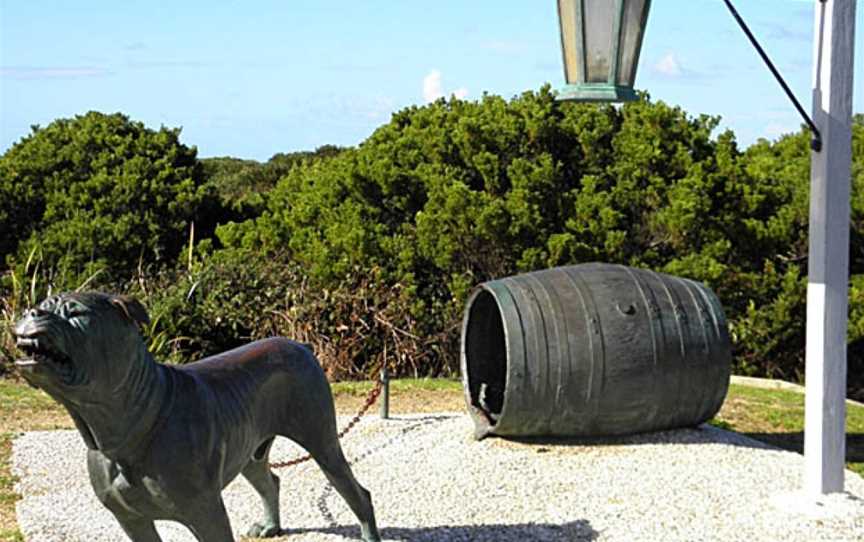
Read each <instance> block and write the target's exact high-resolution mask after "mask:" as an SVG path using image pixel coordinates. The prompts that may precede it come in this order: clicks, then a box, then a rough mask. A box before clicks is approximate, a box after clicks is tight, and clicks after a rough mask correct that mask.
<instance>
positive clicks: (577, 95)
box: [555, 83, 639, 102]
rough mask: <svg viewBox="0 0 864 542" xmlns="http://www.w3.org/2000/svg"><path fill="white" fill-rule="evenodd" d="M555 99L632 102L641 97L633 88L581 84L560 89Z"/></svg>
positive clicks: (602, 84)
mask: <svg viewBox="0 0 864 542" xmlns="http://www.w3.org/2000/svg"><path fill="white" fill-rule="evenodd" d="M555 99H556V100H562V101H565V100H568V101H574V102H632V101H635V100H638V99H639V95H638V94H636V91H635V90H633V88H632V87H622V86H617V85H608V84H606V83H581V84H578V85H567V86H565V87H564V88H561V89H559V90H558V91H557V93H556V96H555Z"/></svg>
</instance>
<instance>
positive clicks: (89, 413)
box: [15, 293, 380, 542]
mask: <svg viewBox="0 0 864 542" xmlns="http://www.w3.org/2000/svg"><path fill="white" fill-rule="evenodd" d="M148 320H149V319H148V316H147V313H146V311H145V310H144V307H142V306H141V304H140V303H138V302H137V301H135V300H134V299H131V298H128V297H117V296H110V295H106V294H100V293H73V294H64V295H59V296H55V297H51V298H49V299H46V300H45V301H43V302H42V303H41V304H40V305H39V307H38V308H36V309H33V310H31V311H28V312H27V313H26V314H25V315H24V317H23V318H22V319H21V320H20V321H19V322H18V324H17V326H16V328H15V336H16V338H17V346H18V348H19V349H20V350H22V351H23V352H25V353H26V354H27V356H28V358H29V359H24V360H19V361H17V362H16V365H17V366H18V368H19V369H20V371H21V373H22V374H23V376H24V377H25V378H26V379H27V380H28V381H29V382H30V383H31V384H33V385H35V386H37V387H39V388H42V389H43V390H45V391H46V392H47V393H48V394H49V395H51V396H52V397H53V398H54V399H55V400H57V401H58V402H59V403H60V404H62V405H63V406H64V407H66V409H67V410H68V411H69V414H70V415H71V416H72V419H73V420H74V422H75V425H76V427H77V428H78V431H79V432H80V433H81V436H82V437H83V438H84V442H85V443H86V444H87V447H88V449H89V450H88V454H87V467H88V471H89V473H90V481H91V483H92V485H93V489H94V490H95V492H96V495H97V497H98V498H99V500H100V501H101V502H102V503H103V504H104V505H105V506H106V507H107V508H108V509H109V510H110V511H111V512H112V513H113V514H114V516H115V517H116V518H117V521H119V522H120V525H121V526H122V527H123V530H124V531H126V534H127V535H129V538H131V539H132V540H133V541H134V542H159V541H160V540H161V538H160V537H159V534H158V533H157V531H156V529H155V528H154V525H153V521H154V520H157V519H158V520H162V519H165V520H173V521H178V522H180V523H182V524H184V525H186V526H187V527H188V528H189V529H190V530H191V531H192V532H193V533H194V535H195V537H196V538H197V539H198V540H199V541H202V542H232V541H233V540H234V536H233V534H232V532H231V525H230V523H229V520H228V515H227V514H226V513H225V507H224V504H223V502H222V497H221V491H222V489H223V488H224V487H225V486H226V485H227V484H228V483H229V482H230V481H231V480H233V479H234V478H235V477H236V476H237V475H238V474H242V475H243V476H244V477H245V478H246V479H247V480H248V481H249V482H250V483H251V484H252V486H253V487H254V488H255V490H256V491H257V492H258V494H259V495H260V496H261V500H262V502H263V504H264V511H265V517H264V520H263V521H262V522H260V523H256V524H255V525H254V526H253V527H252V528H251V530H250V531H249V534H250V536H257V537H261V536H276V535H278V534H280V532H281V525H280V520H279V478H278V477H277V476H276V475H275V474H273V473H272V472H271V471H270V465H269V462H268V457H269V453H270V446H271V445H272V443H273V439H274V438H275V436H276V435H281V436H285V437H288V438H290V439H292V440H293V441H295V442H297V443H298V444H300V445H301V446H303V447H304V448H305V449H306V450H308V451H309V453H310V454H311V455H312V457H313V458H314V459H315V461H316V462H317V463H318V465H319V466H320V467H321V469H322V470H323V471H324V474H325V475H326V476H327V479H328V480H329V481H330V483H331V484H333V487H334V488H336V490H337V491H338V492H339V494H341V495H342V497H343V498H344V499H345V501H346V502H347V503H348V506H349V507H350V508H351V510H352V511H353V512H354V514H355V515H356V516H357V518H358V519H359V520H360V526H361V533H362V537H363V540H365V541H367V542H372V541H378V540H380V537H379V535H378V530H377V527H376V525H375V514H374V511H373V508H372V502H371V498H370V495H369V492H368V491H366V490H365V489H364V488H363V487H362V486H361V485H360V484H359V483H357V480H355V478H354V475H353V474H352V473H351V469H350V467H349V466H348V463H347V462H346V461H345V457H344V455H343V454H342V449H341V447H340V446H339V440H338V437H337V434H336V414H335V410H334V407H333V397H332V395H331V392H330V386H329V384H328V383H327V380H326V378H325V376H324V372H323V371H322V369H321V367H320V365H319V364H318V362H317V360H316V359H315V356H314V355H313V354H312V352H311V351H310V350H309V349H308V348H307V347H306V346H304V345H302V344H299V343H296V342H293V341H290V340H288V339H284V338H271V339H264V340H260V341H256V342H253V343H251V344H249V345H246V346H243V347H240V348H237V349H234V350H231V351H228V352H224V353H222V354H219V355H216V356H212V357H210V358H207V359H204V360H201V361H199V362H196V363H192V364H189V365H185V366H178V367H172V366H168V365H162V364H159V363H156V362H155V361H154V360H153V357H152V356H151V354H150V353H149V352H148V351H147V348H146V345H145V343H144V340H143V338H142V336H141V334H140V333H139V328H138V326H140V325H142V324H146V323H147V322H148Z"/></svg>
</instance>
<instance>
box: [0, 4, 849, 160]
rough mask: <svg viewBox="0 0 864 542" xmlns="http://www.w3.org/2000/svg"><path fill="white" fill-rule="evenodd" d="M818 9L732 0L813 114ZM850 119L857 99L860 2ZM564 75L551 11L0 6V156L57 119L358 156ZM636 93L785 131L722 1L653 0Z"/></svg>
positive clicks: (736, 122)
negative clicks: (416, 124) (410, 113)
mask: <svg viewBox="0 0 864 542" xmlns="http://www.w3.org/2000/svg"><path fill="white" fill-rule="evenodd" d="M815 2H816V0H735V1H734V3H735V5H736V6H737V7H738V10H739V11H740V12H741V14H742V16H743V17H744V19H745V20H746V21H747V22H748V23H749V24H750V26H751V28H752V29H753V31H754V33H755V34H756V35H757V37H758V38H759V39H760V41H761V42H762V43H763V46H764V47H765V48H766V49H767V51H768V52H769V54H770V55H771V57H772V58H773V59H774V61H775V63H776V64H777V66H778V67H779V69H780V71H781V72H782V73H783V74H784V76H785V77H786V79H787V81H788V82H789V84H790V86H791V87H792V89H793V90H794V91H795V94H796V95H797V96H798V98H799V100H801V102H802V103H803V104H804V106H805V108H806V109H807V110H809V109H810V90H809V89H810V85H811V63H812V56H813V46H812V39H813V6H814V4H815ZM857 27H858V32H857V34H858V35H857V36H856V42H857V46H856V76H855V77H856V79H855V100H856V101H855V110H856V111H859V112H860V111H862V106H864V103H862V101H861V98H862V89H864V62H862V61H864V58H862V57H864V50H862V42H864V39H862V38H864V7H861V6H859V9H858V17H857ZM544 82H550V83H552V85H553V86H559V85H560V84H561V83H562V82H563V68H562V65H561V53H560V45H559V36H558V29H557V15H556V8H555V1H554V0H543V1H540V0H519V1H517V0H510V1H504V0H495V1H492V0H472V1H466V0H461V1H453V0H437V1H436V2H420V1H415V0H388V1H384V0H365V1H363V2H357V1H353V2H348V1H344V0H343V1H338V0H337V1H329V2H324V1H321V0H317V1H312V0H310V1H306V0H281V1H277V0H244V1H234V0H225V1H218V0H210V1H208V2H204V1H199V0H184V1H182V2H178V1H174V2H167V1H159V0H147V1H117V0H113V1H102V0H78V1H75V2H72V1H49V0H0V152H3V151H5V150H6V149H8V148H9V147H10V146H11V145H13V144H14V143H15V142H16V141H18V140H20V139H21V137H23V136H24V135H26V134H27V133H28V132H29V129H30V128H29V127H30V126H31V125H33V124H40V125H46V124H48V123H50V122H51V121H52V120H54V119H56V118H60V117H71V116H73V115H76V114H81V113H85V112H87V111H89V110H98V111H104V112H115V111H120V112H123V113H125V114H127V115H129V116H130V117H132V118H133V119H135V120H140V121H142V122H144V123H145V124H146V125H148V126H150V127H153V128H158V127H159V126H160V125H163V124H164V125H165V126H170V127H176V126H180V127H182V128H183V135H182V140H183V142H184V143H186V144H189V145H195V146H197V147H198V150H199V154H200V156H205V157H206V156H224V155H229V156H236V157H241V158H254V159H258V160H266V159H267V158H269V157H270V156H271V155H273V154H274V153H277V152H288V151H293V150H305V149H314V148H315V147H317V146H319V145H323V144H327V143H330V144H337V145H355V144H357V143H359V142H360V141H362V140H363V139H364V138H366V137H367V136H368V135H369V134H371V133H372V131H373V130H374V129H375V128H376V127H377V126H379V125H381V124H383V123H385V122H387V121H388V120H389V118H390V114H391V113H392V112H394V111H397V110H399V109H401V108H403V107H406V106H409V105H412V104H422V103H425V101H426V100H428V99H431V98H434V97H436V96H438V95H449V94H451V93H455V94H457V95H459V96H464V97H465V98H466V99H477V98H478V97H480V96H482V94H483V93H484V92H487V93H491V94H498V95H502V96H505V97H511V96H513V95H515V94H518V93H521V92H522V91H525V90H532V89H537V88H539V87H540V85H542V84H543V83H544ZM636 86H637V88H639V89H644V90H647V91H649V92H650V93H651V95H652V97H653V98H655V99H660V100H664V101H666V102H667V103H671V104H675V105H680V106H681V107H683V108H684V109H685V110H687V111H688V112H689V113H691V114H693V115H696V114H700V113H707V114H712V115H720V116H722V117H723V124H722V125H723V126H724V127H729V128H731V129H733V130H734V131H735V133H736V135H737V136H738V139H739V141H740V142H741V144H742V146H746V145H749V144H751V143H752V142H754V141H755V140H756V139H758V138H760V137H767V138H769V139H773V138H776V137H778V136H779V135H781V134H783V133H786V132H790V131H794V130H797V128H798V126H799V124H800V120H799V118H798V116H797V113H796V112H795V110H794V109H793V107H792V105H791V104H790V103H789V102H788V101H787V100H786V97H785V96H784V95H783V93H782V91H781V90H780V87H779V86H778V85H777V84H776V82H775V81H774V79H773V78H772V76H771V74H770V73H769V72H768V70H767V69H766V68H764V67H763V65H762V64H761V60H760V59H759V58H758V56H757V55H756V52H755V51H754V50H753V49H752V47H751V46H750V44H749V43H748V42H747V39H746V37H745V36H744V34H743V33H742V32H741V31H740V30H739V29H738V27H737V25H736V24H735V22H734V20H733V19H732V17H731V15H730V14H729V13H728V11H727V10H726V7H725V6H724V5H723V3H722V2H721V1H720V0H654V2H653V6H652V10H651V15H650V20H649V25H648V30H647V33H646V37H645V43H644V48H643V53H642V59H641V62H640V66H639V75H638V77H637V85H636Z"/></svg>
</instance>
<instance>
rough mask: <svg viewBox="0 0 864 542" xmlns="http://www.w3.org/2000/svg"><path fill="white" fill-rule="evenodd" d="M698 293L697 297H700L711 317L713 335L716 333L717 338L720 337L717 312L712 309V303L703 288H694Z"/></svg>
mask: <svg viewBox="0 0 864 542" xmlns="http://www.w3.org/2000/svg"><path fill="white" fill-rule="evenodd" d="M696 289H697V290H698V291H699V295H701V296H702V299H703V300H704V301H705V305H706V306H707V307H708V314H709V315H710V316H711V320H712V321H713V322H714V333H716V336H717V337H721V336H722V333H721V331H720V320H719V319H718V318H717V311H716V310H715V307H714V302H713V301H712V300H711V298H710V297H708V293H707V292H706V291H705V288H700V287H698V286H697V288H696Z"/></svg>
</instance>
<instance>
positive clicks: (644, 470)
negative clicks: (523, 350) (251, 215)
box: [13, 413, 864, 542]
mask: <svg viewBox="0 0 864 542" xmlns="http://www.w3.org/2000/svg"><path fill="white" fill-rule="evenodd" d="M340 421H341V422H342V423H345V422H346V421H347V420H340ZM472 430H473V427H472V424H471V422H470V420H469V419H468V417H467V416H465V415H463V414H452V413H450V414H447V413H445V414H439V415H413V416H399V417H395V418H392V419H390V420H380V419H378V418H377V417H371V416H370V417H367V418H365V419H364V420H363V421H362V422H361V423H360V424H359V425H358V426H357V428H356V429H354V431H353V432H352V433H351V434H350V435H348V436H347V437H346V438H345V440H344V442H343V447H344V449H345V454H346V456H347V457H348V458H349V460H350V461H352V462H353V463H354V466H353V470H354V473H355V475H356V476H357V478H358V479H359V480H360V482H361V483H362V484H363V485H365V486H366V487H367V488H368V489H369V490H370V491H371V492H372V496H373V500H374V503H375V508H376V514H377V517H378V524H379V527H380V529H381V533H382V536H383V537H384V539H385V540H396V541H406V540H410V541H414V540H418V541H424V540H426V541H445V540H446V541H460V540H464V541H569V542H573V541H592V540H597V541H626V542H632V541H653V540H658V541H659V540H662V541H664V542H672V541H682V542H683V541H687V542H693V541H714V540H717V541H719V540H723V541H724V542H726V541H736V540H740V541H747V542H751V541H772V540H777V541H783V542H795V541H802V542H813V541H849V542H851V541H861V540H864V480H862V478H861V477H859V476H858V475H856V474H854V473H852V472H849V471H847V473H846V488H847V492H846V493H845V494H840V495H831V496H829V497H827V498H824V499H822V500H821V501H820V502H814V503H809V505H806V506H805V504H807V503H805V502H804V499H803V497H801V496H800V495H799V494H798V493H797V492H798V491H799V489H800V480H801V476H802V470H803V457H802V456H801V455H799V454H796V453H792V452H787V451H783V450H778V449H775V448H771V447H769V446H767V445H764V444H762V443H759V442H756V441H753V440H751V439H748V438H746V437H744V436H742V435H738V434H735V433H731V432H728V431H722V430H719V429H716V428H713V427H709V426H702V427H700V428H698V429H683V430H677V431H665V432H659V433H650V434H645V435H637V436H632V437H625V438H617V439H601V440H594V441H591V442H586V441H580V440H575V439H568V440H546V441H537V440H532V441H513V440H504V439H498V438H489V439H486V440H483V441H480V442H477V441H475V440H473V438H472ZM301 453H302V450H301V449H300V448H298V447H297V446H296V445H294V444H293V443H292V442H291V441H289V440H287V439H277V441H276V444H275V445H274V449H273V454H272V456H271V459H272V460H273V461H280V460H284V459H289V458H292V457H296V456H297V455H300V454H301ZM85 457H86V449H85V447H84V443H83V442H82V441H81V438H80V437H79V436H78V434H77V432H75V431H50V432H32V433H26V434H24V435H22V436H21V437H20V438H18V439H17V440H16V441H15V443H14V450H13V471H14V473H15V474H16V475H18V476H19V477H20V482H19V483H18V486H17V490H18V492H19V493H20V494H22V495H23V496H24V497H23V499H22V500H21V501H19V502H18V505H17V513H18V522H19V525H20V527H21V530H22V532H23V533H24V535H25V537H26V539H27V540H28V541H30V542H84V541H87V542H114V541H117V542H122V541H125V540H126V538H125V537H124V535H123V533H122V531H121V530H120V528H119V526H118V525H117V524H116V523H115V521H114V519H113V517H112V516H111V514H110V513H109V512H108V511H106V510H105V509H104V508H102V505H101V504H100V503H99V502H98V501H97V500H96V498H95V497H94V496H93V493H92V490H91V489H90V485H89V481H88V478H87V472H86V465H85V462H86V461H85ZM278 474H279V476H280V477H281V478H282V483H281V484H282V502H281V506H282V518H283V523H284V525H285V527H286V528H287V530H286V532H285V534H284V535H283V536H282V537H281V538H279V539H277V540H290V541H292V542H293V541H297V542H300V541H310V542H311V541H340V540H356V539H357V538H358V537H359V532H360V530H359V528H358V527H357V522H356V519H355V518H354V517H353V515H352V514H351V512H350V510H349V509H348V507H347V506H346V505H345V503H344V502H343V501H342V499H341V498H340V497H339V495H338V494H336V492H335V491H333V490H332V489H331V488H330V486H329V485H328V484H327V482H326V480H325V479H324V476H323V475H322V474H321V472H320V471H319V470H318V468H317V466H316V465H315V464H314V463H311V462H309V463H304V464H301V465H299V466H295V467H292V468H288V469H283V470H280V471H278ZM223 496H224V500H225V504H226V507H227V508H228V511H229V515H230V516H231V523H232V525H233V526H234V530H235V533H236V534H237V536H238V538H239V536H240V534H241V533H243V532H245V530H246V529H247V528H248V526H249V525H250V524H251V523H253V522H254V521H255V520H256V519H257V517H258V515H259V512H260V510H259V507H260V504H259V501H258V497H257V496H256V495H255V494H254V493H253V491H252V489H251V487H250V486H249V485H248V484H247V483H246V481H245V480H243V479H242V478H240V477H238V479H237V480H235V481H234V482H232V483H231V484H230V485H229V486H228V487H227V488H226V489H225V491H224V492H223ZM792 504H795V506H793V505H792ZM158 529H159V532H160V533H161V534H162V537H163V539H164V540H165V541H172V542H173V541H177V542H194V540H195V539H194V538H193V537H192V535H191V534H190V533H189V532H188V531H186V529H185V528H184V527H182V526H180V525H177V524H173V523H169V522H159V523H158Z"/></svg>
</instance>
